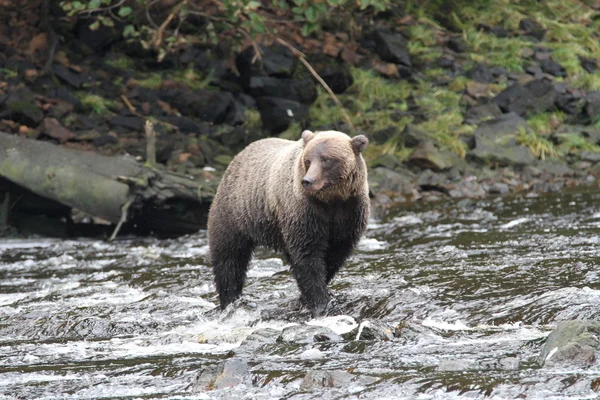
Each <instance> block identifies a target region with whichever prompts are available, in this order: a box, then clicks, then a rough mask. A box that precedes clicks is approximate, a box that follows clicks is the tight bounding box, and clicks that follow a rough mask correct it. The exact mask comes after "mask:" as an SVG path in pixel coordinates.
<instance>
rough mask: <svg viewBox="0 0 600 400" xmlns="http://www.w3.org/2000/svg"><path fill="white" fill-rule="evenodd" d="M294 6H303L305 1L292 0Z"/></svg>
mask: <svg viewBox="0 0 600 400" xmlns="http://www.w3.org/2000/svg"><path fill="white" fill-rule="evenodd" d="M294 4H295V5H297V6H303V5H305V4H306V0H294Z"/></svg>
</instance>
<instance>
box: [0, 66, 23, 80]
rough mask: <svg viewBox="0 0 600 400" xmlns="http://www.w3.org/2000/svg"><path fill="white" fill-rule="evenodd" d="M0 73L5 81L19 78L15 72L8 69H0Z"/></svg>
mask: <svg viewBox="0 0 600 400" xmlns="http://www.w3.org/2000/svg"><path fill="white" fill-rule="evenodd" d="M0 72H1V73H3V74H4V75H6V78H7V79H12V78H16V77H17V76H19V74H18V73H17V71H13V70H12V69H10V68H0Z"/></svg>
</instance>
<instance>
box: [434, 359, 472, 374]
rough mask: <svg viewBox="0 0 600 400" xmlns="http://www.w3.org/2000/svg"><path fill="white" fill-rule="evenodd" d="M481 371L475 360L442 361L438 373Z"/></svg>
mask: <svg viewBox="0 0 600 400" xmlns="http://www.w3.org/2000/svg"><path fill="white" fill-rule="evenodd" d="M476 369H480V368H479V365H477V363H476V362H475V361H473V360H442V361H441V362H440V365H438V371H468V370H476Z"/></svg>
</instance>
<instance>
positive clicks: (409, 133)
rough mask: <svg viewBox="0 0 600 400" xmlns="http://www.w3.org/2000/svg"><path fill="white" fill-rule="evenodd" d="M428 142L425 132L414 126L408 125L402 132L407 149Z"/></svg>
mask: <svg viewBox="0 0 600 400" xmlns="http://www.w3.org/2000/svg"><path fill="white" fill-rule="evenodd" d="M426 140H427V134H426V133H425V131H423V130H421V129H420V128H418V127H416V126H415V125H413V124H406V126H405V127H404V130H403V131H402V141H403V142H404V146H406V147H417V146H418V145H419V144H420V143H422V142H425V141H426Z"/></svg>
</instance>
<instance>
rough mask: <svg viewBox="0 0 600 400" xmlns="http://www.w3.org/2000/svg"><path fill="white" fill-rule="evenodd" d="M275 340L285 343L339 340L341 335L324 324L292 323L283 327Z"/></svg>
mask: <svg viewBox="0 0 600 400" xmlns="http://www.w3.org/2000/svg"><path fill="white" fill-rule="evenodd" d="M277 341H278V342H285V343H316V342H341V341H342V337H341V336H340V335H338V334H337V333H335V332H334V331H332V330H331V329H329V328H326V327H324V326H316V325H293V326H289V327H287V328H285V329H284V330H283V331H282V332H281V335H280V336H279V338H277Z"/></svg>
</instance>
